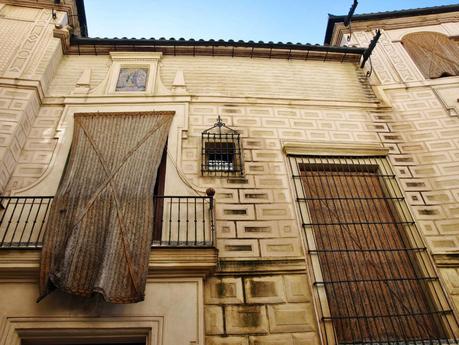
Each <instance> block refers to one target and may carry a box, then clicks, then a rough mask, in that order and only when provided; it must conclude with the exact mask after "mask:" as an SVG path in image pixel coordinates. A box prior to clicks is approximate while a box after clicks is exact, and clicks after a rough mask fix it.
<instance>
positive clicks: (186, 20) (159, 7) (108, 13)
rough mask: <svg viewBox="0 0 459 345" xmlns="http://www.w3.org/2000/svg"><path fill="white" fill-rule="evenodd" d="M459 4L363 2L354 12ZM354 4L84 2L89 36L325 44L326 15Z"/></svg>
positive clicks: (291, 0)
mask: <svg viewBox="0 0 459 345" xmlns="http://www.w3.org/2000/svg"><path fill="white" fill-rule="evenodd" d="M458 2H459V1H458V0H452V1H448V0H360V1H359V6H358V7H357V11H356V13H368V12H378V11H390V10H399V9H406V8H416V7H428V6H439V5H450V4H457V3H458ZM128 4H129V5H128ZM351 4H352V0H313V1H311V0H129V1H120V0H116V1H114V0H85V8H86V16H87V22H88V30H89V36H90V37H129V38H131V37H136V38H141V37H146V38H150V37H155V38H160V37H166V38H170V37H174V38H180V37H183V38H186V39H189V38H195V39H200V38H202V39H211V38H213V39H225V40H227V39H234V40H254V41H260V40H261V41H274V42H278V41H282V42H295V43H296V42H301V43H323V38H324V33H325V27H326V23H327V15H328V13H332V14H347V12H348V10H349V8H350V6H351Z"/></svg>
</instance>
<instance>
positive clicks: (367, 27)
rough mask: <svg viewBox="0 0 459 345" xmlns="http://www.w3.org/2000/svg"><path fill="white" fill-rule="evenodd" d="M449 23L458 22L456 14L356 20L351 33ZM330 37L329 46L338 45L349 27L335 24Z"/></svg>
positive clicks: (338, 23) (458, 17) (340, 23)
mask: <svg viewBox="0 0 459 345" xmlns="http://www.w3.org/2000/svg"><path fill="white" fill-rule="evenodd" d="M451 22H459V16H458V12H449V13H442V14H431V15H424V16H415V17H402V18H391V19H372V20H358V19H354V20H353V21H352V32H357V31H367V32H368V31H372V30H376V29H382V30H386V31H387V30H397V29H408V28H416V27H420V26H430V25H439V24H446V23H451ZM332 30H333V31H332V35H331V37H330V44H339V43H340V42H341V40H342V37H343V36H344V35H346V34H349V33H350V30H349V27H345V26H344V23H342V22H336V23H334V26H333V28H332Z"/></svg>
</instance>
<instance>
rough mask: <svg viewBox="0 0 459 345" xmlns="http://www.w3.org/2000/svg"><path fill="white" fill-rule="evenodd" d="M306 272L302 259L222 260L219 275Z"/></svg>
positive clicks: (304, 262)
mask: <svg viewBox="0 0 459 345" xmlns="http://www.w3.org/2000/svg"><path fill="white" fill-rule="evenodd" d="M292 272H302V273H304V272H306V261H305V259H304V258H303V257H301V258H291V259H289V258H286V259H254V260H224V259H223V260H222V259H221V260H220V261H219V267H218V273H219V274H221V275H227V274H228V275H231V274H235V273H236V274H238V275H263V274H265V273H266V274H273V273H279V274H280V273H292Z"/></svg>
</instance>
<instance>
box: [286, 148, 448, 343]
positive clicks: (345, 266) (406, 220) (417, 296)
mask: <svg viewBox="0 0 459 345" xmlns="http://www.w3.org/2000/svg"><path fill="white" fill-rule="evenodd" d="M289 162H290V167H291V171H292V173H293V176H292V177H293V181H294V186H295V190H296V195H297V200H298V205H299V210H300V214H301V219H302V222H303V229H304V234H305V238H306V242H307V247H308V252H309V256H308V260H309V261H310V267H311V271H312V279H313V285H314V287H315V288H314V295H315V300H316V302H317V303H316V306H317V309H318V314H319V316H320V321H321V322H320V326H321V332H322V337H323V339H324V341H325V343H326V344H407V345H408V344H413V345H417V344H419V345H421V344H450V343H451V344H453V343H456V342H457V338H456V337H457V334H456V333H455V332H457V320H456V318H455V315H454V314H453V311H452V307H451V305H450V301H449V300H448V298H447V296H446V294H445V293H444V290H443V289H442V287H441V284H440V281H439V278H438V275H437V273H436V270H435V267H434V265H433V263H432V261H431V258H430V256H429V254H428V252H427V249H426V247H425V245H424V242H423V240H422V238H421V236H420V234H419V232H418V231H417V229H416V226H415V223H414V220H413V218H412V217H411V215H410V213H409V210H408V208H407V205H406V204H405V202H404V200H403V195H402V192H401V190H400V189H399V187H398V185H397V182H396V179H395V176H394V174H393V172H392V170H391V168H390V166H389V163H388V162H387V161H386V159H385V158H384V157H379V156H359V157H350V156H333V157H324V156H314V155H308V156H301V155H289Z"/></svg>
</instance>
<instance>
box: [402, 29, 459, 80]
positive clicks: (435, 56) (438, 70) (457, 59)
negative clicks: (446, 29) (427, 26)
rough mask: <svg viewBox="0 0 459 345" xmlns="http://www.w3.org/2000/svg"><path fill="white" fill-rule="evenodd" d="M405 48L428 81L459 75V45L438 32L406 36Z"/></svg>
mask: <svg viewBox="0 0 459 345" xmlns="http://www.w3.org/2000/svg"><path fill="white" fill-rule="evenodd" d="M402 43H403V46H404V47H405V49H406V50H407V52H408V54H409V55H410V56H411V58H412V59H413V61H414V62H415V63H416V65H417V66H418V68H419V70H420V71H421V73H422V74H423V75H424V77H425V78H426V79H434V78H442V77H450V76H456V75H459V45H458V44H457V42H455V41H453V40H451V39H449V38H448V37H447V36H445V35H442V34H440V33H437V32H425V31H424V32H414V33H410V34H408V35H405V36H404V37H403V39H402Z"/></svg>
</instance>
